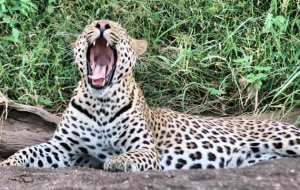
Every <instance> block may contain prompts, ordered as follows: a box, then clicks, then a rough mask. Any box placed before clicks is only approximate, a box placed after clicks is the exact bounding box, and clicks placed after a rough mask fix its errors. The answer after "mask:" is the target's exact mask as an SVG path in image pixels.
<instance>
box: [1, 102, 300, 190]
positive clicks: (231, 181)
mask: <svg viewBox="0 0 300 190" xmlns="http://www.w3.org/2000/svg"><path fill="white" fill-rule="evenodd" d="M3 111H4V112H3ZM0 113H4V114H2V117H1V115H0V128H1V134H0V157H2V158H7V157H8V156H9V155H11V154H12V153H14V152H16V151H17V150H19V149H21V148H23V147H25V146H29V145H33V144H37V143H40V142H44V141H46V140H47V139H49V138H51V136H52V134H53V132H54V130H55V126H56V123H57V122H58V121H59V119H60V118H59V117H57V116H54V115H52V114H49V113H47V112H46V111H44V110H43V109H42V108H39V107H32V106H25V105H20V104H15V103H13V102H11V101H6V100H4V99H1V97H0ZM6 113H8V114H7V115H6ZM299 115H300V109H295V110H294V111H292V112H290V113H289V114H288V115H286V116H285V117H284V119H283V121H285V122H288V123H294V122H295V121H296V119H297V117H298V116H299ZM243 117H247V118H252V116H243ZM278 117H279V114H278V113H271V114H262V115H261V116H260V117H259V118H260V119H278ZM298 171H300V159H297V158H285V159H280V160H273V161H266V162H261V163H259V164H256V165H254V166H251V167H248V168H242V169H226V170H225V169H224V170H180V171H169V172H158V171H149V172H139V173H110V172H105V171H102V170H96V169H89V168H77V167H69V168H60V169H34V168H20V167H5V168H0V176H1V177H0V189H13V190H16V189H43V190H44V189H131V190H135V189H230V190H233V189H247V190H250V189H256V190H258V189H264V190H268V189H270V190H271V189H272V190H273V189H278V190H280V189H300V173H299V172H298Z"/></svg>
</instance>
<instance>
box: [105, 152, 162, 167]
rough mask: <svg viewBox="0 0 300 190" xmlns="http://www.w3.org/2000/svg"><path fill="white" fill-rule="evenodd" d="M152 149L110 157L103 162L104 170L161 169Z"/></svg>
mask: <svg viewBox="0 0 300 190" xmlns="http://www.w3.org/2000/svg"><path fill="white" fill-rule="evenodd" d="M161 169H162V168H161V165H160V163H159V161H158V159H157V155H156V152H155V151H154V150H136V151H130V152H125V153H122V154H120V155H118V156H113V157H110V158H109V159H108V160H107V161H106V162H105V163H104V170H106V171H113V172H136V171H146V170H161Z"/></svg>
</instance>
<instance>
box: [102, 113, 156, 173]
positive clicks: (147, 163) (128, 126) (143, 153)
mask: <svg viewBox="0 0 300 190" xmlns="http://www.w3.org/2000/svg"><path fill="white" fill-rule="evenodd" d="M131 117H132V118H135V119H136V121H138V122H136V123H132V121H130V120H129V121H128V122H127V123H125V125H123V127H121V130H120V131H119V134H118V138H116V141H112V142H111V144H113V145H114V146H113V149H115V150H119V151H120V152H121V154H119V155H117V156H112V157H110V158H108V159H107V160H105V162H104V167H103V168H104V170H106V171H117V172H119V171H123V172H136V171H146V170H162V167H161V164H160V161H159V156H158V153H157V150H156V146H155V142H154V137H153V135H152V132H151V130H150V128H148V126H147V123H146V122H145V120H144V119H143V118H140V119H139V116H133V115H132V116H131Z"/></svg>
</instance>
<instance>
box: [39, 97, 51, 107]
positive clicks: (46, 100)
mask: <svg viewBox="0 0 300 190" xmlns="http://www.w3.org/2000/svg"><path fill="white" fill-rule="evenodd" d="M38 101H39V103H40V104H44V105H51V104H52V101H51V100H50V99H49V98H43V97H41V96H40V97H39V99H38Z"/></svg>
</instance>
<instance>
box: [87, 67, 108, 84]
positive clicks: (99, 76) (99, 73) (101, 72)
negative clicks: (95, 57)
mask: <svg viewBox="0 0 300 190" xmlns="http://www.w3.org/2000/svg"><path fill="white" fill-rule="evenodd" d="M105 76H106V65H98V64H97V65H96V68H95V70H94V72H93V75H89V76H88V78H89V79H91V80H93V81H94V83H96V84H97V85H99V86H101V85H102V82H103V80H105Z"/></svg>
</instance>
